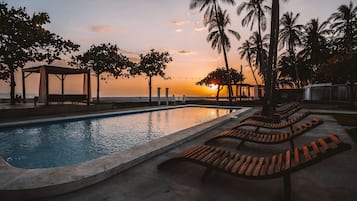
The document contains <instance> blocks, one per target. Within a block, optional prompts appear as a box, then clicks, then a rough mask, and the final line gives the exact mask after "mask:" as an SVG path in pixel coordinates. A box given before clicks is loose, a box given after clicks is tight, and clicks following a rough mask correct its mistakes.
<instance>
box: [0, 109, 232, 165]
mask: <svg viewBox="0 0 357 201" xmlns="http://www.w3.org/2000/svg"><path fill="white" fill-rule="evenodd" d="M230 112H232V110H231V109H222V108H201V107H185V108H177V109H168V110H159V111H153V112H145V113H136V114H126V115H119V116H113V117H105V118H100V117H98V118H91V119H82V120H75V121H68V122H57V123H47V124H37V125H32V126H24V127H22V128H12V129H6V130H4V129H2V130H0V156H2V157H3V158H4V159H5V160H6V161H7V162H8V163H10V164H11V165H13V166H15V167H20V168H27V169H32V168H48V167H59V166H66V165H72V164H77V163H81V162H84V161H88V160H92V159H95V158H98V157H101V156H104V155H108V154H111V153H114V152H118V151H123V150H125V149H128V148H131V147H133V146H136V145H140V144H144V143H146V142H149V141H152V140H154V139H157V138H160V137H163V136H166V135H169V134H172V133H174V132H176V131H180V130H183V129H186V128H189V127H192V126H195V125H198V124H201V123H203V122H207V121H209V120H212V119H215V118H218V117H221V116H224V115H226V114H229V113H230Z"/></svg>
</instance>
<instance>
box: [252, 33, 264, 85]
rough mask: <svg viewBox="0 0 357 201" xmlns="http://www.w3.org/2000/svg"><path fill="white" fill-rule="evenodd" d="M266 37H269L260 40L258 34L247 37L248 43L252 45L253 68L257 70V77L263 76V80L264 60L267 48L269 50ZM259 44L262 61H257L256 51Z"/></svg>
mask: <svg viewBox="0 0 357 201" xmlns="http://www.w3.org/2000/svg"><path fill="white" fill-rule="evenodd" d="M268 37H269V35H264V36H263V38H260V36H259V33H258V32H256V31H255V32H253V34H252V35H251V36H250V37H249V41H250V42H251V44H252V45H253V46H252V48H253V52H254V54H253V56H255V66H256V67H257V68H258V69H259V75H263V79H265V78H264V72H265V71H264V66H266V65H264V64H265V63H266V59H267V58H268V48H269V44H268ZM260 44H261V46H262V47H261V50H260V51H261V53H260V54H261V55H262V56H261V58H262V61H261V60H260V59H259V54H258V49H259V46H260Z"/></svg>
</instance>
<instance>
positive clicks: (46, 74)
mask: <svg viewBox="0 0 357 201" xmlns="http://www.w3.org/2000/svg"><path fill="white" fill-rule="evenodd" d="M45 73H46V105H48V91H49V90H48V85H49V84H48V72H47V69H46V72H45Z"/></svg>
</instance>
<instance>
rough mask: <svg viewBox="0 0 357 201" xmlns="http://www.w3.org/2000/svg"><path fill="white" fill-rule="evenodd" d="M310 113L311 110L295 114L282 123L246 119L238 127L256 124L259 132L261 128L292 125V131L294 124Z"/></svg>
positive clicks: (279, 127) (277, 127) (278, 127)
mask: <svg viewBox="0 0 357 201" xmlns="http://www.w3.org/2000/svg"><path fill="white" fill-rule="evenodd" d="M310 114H311V113H310V112H305V113H303V114H301V115H299V116H294V117H292V118H290V119H289V120H288V121H285V122H280V123H270V122H264V121H257V120H246V121H244V122H241V123H240V124H239V125H238V126H237V127H236V128H239V127H242V126H255V127H257V128H256V130H255V132H258V130H259V128H269V129H281V128H286V127H290V128H291V131H293V125H294V124H295V123H297V122H299V121H301V120H302V119H304V118H305V117H307V116H308V115H310Z"/></svg>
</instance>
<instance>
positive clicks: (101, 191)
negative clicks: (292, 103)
mask: <svg viewBox="0 0 357 201" xmlns="http://www.w3.org/2000/svg"><path fill="white" fill-rule="evenodd" d="M311 117H318V118H321V119H322V120H324V124H322V125H320V126H319V127H317V128H315V129H313V130H311V131H309V132H308V133H307V134H306V135H303V136H300V137H298V138H296V140H295V142H296V145H297V146H299V145H301V144H304V143H306V142H309V141H311V140H313V139H316V138H317V137H320V136H325V135H326V134H328V133H334V134H337V135H338V136H339V137H340V138H341V139H342V140H343V141H345V142H348V143H350V144H352V150H350V151H347V152H344V153H342V154H339V155H337V156H334V157H332V158H330V159H327V160H324V161H322V162H320V163H318V164H316V165H314V166H311V167H308V168H305V169H303V170H300V171H298V172H296V173H295V174H293V175H292V177H291V178H292V200H293V201H300V200H301V201H303V200H304V201H316V200H324V201H339V200H346V201H354V200H356V198H357V191H356V187H355V186H356V184H357V157H356V154H357V149H356V143H355V142H353V141H352V140H351V138H350V137H349V135H348V134H347V133H346V132H345V131H344V128H343V127H342V126H340V125H339V124H338V123H337V122H336V121H335V119H334V118H333V117H331V116H326V115H311ZM311 117H308V118H311ZM237 122H238V120H237V119H231V120H230V121H229V122H227V123H225V124H224V125H222V126H220V127H218V128H215V129H213V130H211V131H209V132H207V133H206V134H205V135H202V136H200V137H198V138H196V139H194V140H191V141H189V142H187V143H185V144H182V145H180V146H178V147H176V148H175V149H173V150H170V151H169V152H167V153H164V154H161V155H159V156H156V157H153V158H152V159H151V160H149V161H146V162H144V163H141V164H139V165H137V166H135V167H132V168H130V169H128V170H126V171H124V172H122V173H120V174H118V175H116V176H113V177H111V178H109V179H107V180H105V181H103V182H100V183H98V184H95V185H92V186H90V187H88V188H85V189H82V190H79V191H76V192H73V193H68V194H65V195H61V196H57V197H52V198H45V199H43V200H46V201H62V200H68V201H80V200H87V201H98V200H100V201H101V200H103V201H104V200H105V201H114V200H115V201H138V200H145V201H167V200H177V201H233V200H234V201H236V200H244V201H253V200H254V201H259V200H264V201H277V200H283V179H282V178H278V179H272V180H264V181H260V180H246V179H241V178H237V177H233V176H230V175H226V174H223V173H219V172H213V173H212V174H211V175H209V176H208V178H207V181H206V182H204V183H203V182H201V180H200V176H201V175H202V174H203V172H204V170H205V169H204V168H203V167H201V166H198V165H195V164H192V163H184V162H183V163H177V164H176V165H170V166H166V167H164V168H163V169H162V170H158V169H157V165H158V164H160V163H161V162H163V161H164V160H166V159H168V158H170V157H172V156H174V155H175V154H177V153H179V152H181V151H182V150H184V149H187V148H188V147H192V146H195V145H200V144H202V143H203V142H204V141H205V140H206V139H207V138H208V137H210V136H213V135H214V134H216V133H217V132H219V131H222V130H225V129H229V128H231V127H233V126H234V125H235V124H236V123H237ZM220 145H224V146H226V147H227V148H233V149H234V148H235V146H236V145H237V142H236V141H231V140H226V141H221V142H220ZM287 148H289V143H283V144H280V145H260V144H254V143H246V144H245V145H244V146H243V147H242V148H241V151H242V152H246V153H255V154H257V155H260V154H261V155H264V154H271V153H275V152H278V151H281V150H284V149H287ZM263 153H264V154H263Z"/></svg>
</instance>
